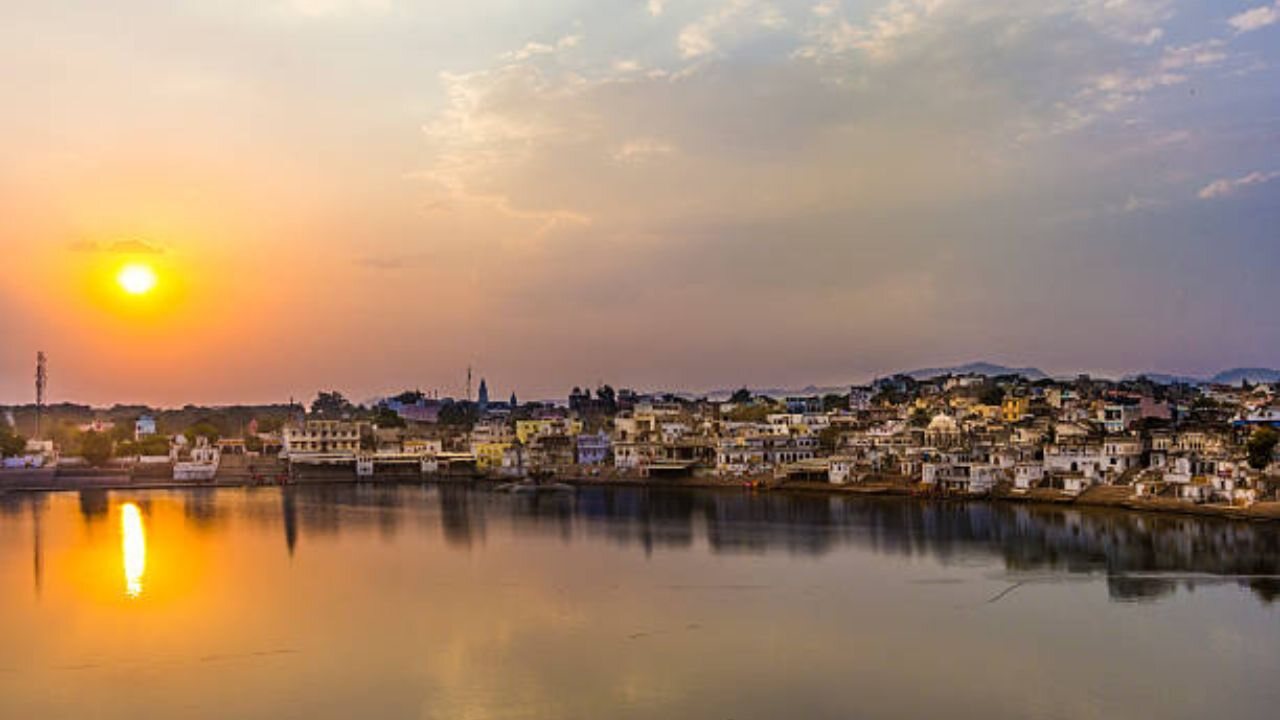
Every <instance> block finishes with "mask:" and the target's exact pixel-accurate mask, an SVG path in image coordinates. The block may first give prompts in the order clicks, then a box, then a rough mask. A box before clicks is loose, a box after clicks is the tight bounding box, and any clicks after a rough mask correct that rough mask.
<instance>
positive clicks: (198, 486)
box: [0, 473, 1280, 523]
mask: <svg viewBox="0 0 1280 720" xmlns="http://www.w3.org/2000/svg"><path fill="white" fill-rule="evenodd" d="M511 481H512V480H511V479H506V478H488V477H484V478H480V477H453V478H451V477H448V476H434V477H433V476H422V477H419V478H408V477H389V478H382V479H374V480H368V479H361V478H356V477H333V478H308V479H305V480H300V481H299V480H295V481H294V482H290V483H287V484H282V483H273V482H260V483H255V482H249V481H246V480H243V479H239V478H237V479H234V480H231V479H228V480H225V481H221V482H219V481H216V480H215V481H214V482H209V483H200V482H180V481H173V480H166V481H150V480H142V481H140V482H133V481H131V480H130V479H129V478H128V476H115V477H110V478H107V477H103V478H100V479H98V478H94V479H89V478H85V479H76V478H67V479H64V480H63V481H62V482H60V483H58V484H52V483H39V484H13V485H10V484H9V483H7V482H5V478H4V473H0V497H2V496H5V495H9V494H34V493H52V492H80V491H84V490H101V491H104V492H106V491H129V490H216V489H232V488H272V487H275V488H283V487H306V486H324V485H365V484H378V485H388V486H390V485H423V484H434V485H466V486H476V485H481V486H485V485H494V484H499V483H503V482H511ZM555 482H559V483H564V484H566V485H572V486H573V487H575V488H576V487H605V488H607V487H619V488H655V489H676V490H681V489H683V490H735V491H738V492H745V493H753V494H754V493H759V494H772V493H781V494H786V495H826V496H854V497H896V498H903V499H912V500H917V501H925V502H938V501H943V502H954V501H961V502H989V503H993V504H995V503H1015V504H1025V505H1042V506H1051V507H1082V508H1101V509H1110V510H1120V511H1124V512H1133V513H1143V514H1155V515H1181V516H1184V517H1197V518H1218V519H1225V520H1235V521H1245V522H1254V523H1274V522H1280V501H1270V502H1259V503H1255V504H1254V505H1253V506H1251V507H1233V506H1227V505H1217V504H1214V505H1196V504H1191V503H1185V502H1182V501H1178V500H1161V499H1136V498H1133V497H1131V496H1128V495H1126V496H1124V497H1114V496H1113V495H1114V494H1107V495H1104V496H1101V497H1099V496H1098V495H1099V493H1097V492H1095V493H1094V494H1093V495H1094V496H1093V497H1090V493H1089V492H1088V491H1086V492H1084V493H1081V494H1080V495H1077V496H1068V495H1060V494H1058V495H1049V494H1046V493H1039V494H1034V495H1032V494H1014V493H1011V492H1008V491H1005V492H996V493H992V494H990V495H986V496H973V497H970V496H959V495H937V494H923V493H920V492H916V491H913V489H912V488H911V487H910V486H909V485H905V484H901V483H890V482H879V483H865V484H860V485H830V484H827V483H818V482H792V483H786V484H784V485H770V484H768V483H765V484H762V485H760V486H758V487H748V486H746V485H744V481H743V480H742V479H735V480H711V479H705V478H704V479H680V480H676V479H672V480H652V479H645V478H627V477H613V478H602V477H564V478H557V479H556V480H555ZM1099 487H1101V488H1107V489H1109V488H1110V486H1099Z"/></svg>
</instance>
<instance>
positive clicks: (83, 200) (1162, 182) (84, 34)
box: [0, 0, 1280, 405]
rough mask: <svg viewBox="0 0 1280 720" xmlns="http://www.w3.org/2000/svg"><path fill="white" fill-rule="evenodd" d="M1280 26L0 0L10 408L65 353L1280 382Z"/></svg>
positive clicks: (207, 393)
mask: <svg viewBox="0 0 1280 720" xmlns="http://www.w3.org/2000/svg"><path fill="white" fill-rule="evenodd" d="M1278 40H1280V0H1228V1H1227V2H1216V3H1215V2H1207V1H1204V0H1197V1H1195V2H1185V3H1174V2H1171V1H1169V0H1079V1H1071V2H1069V1H1067V0H1045V1H1044V2H1039V3H1024V2H1004V1H996V2H983V1H980V0H877V1H868V2H859V1H855V0H844V2H839V1H837V0H803V1H797V2H792V1H784V0H777V1H769V0H627V1H622V0H593V1H591V2H588V1H587V0H572V1H566V2H548V3H539V4H537V6H536V7H531V6H529V4H528V3H518V2H515V1H514V0H475V1H474V2H470V3H466V4H463V5H459V4H457V3H444V2H418V3H412V2H400V1H398V0H270V1H268V2H245V1H244V0H232V1H230V2H223V3H217V4H209V3H160V2H155V1H154V0H121V2H117V3H111V4H101V3H91V2H88V1H87V0H69V1H68V2H62V3H44V4H35V5H31V4H20V3H0V59H2V60H3V62H0V92H2V93H3V96H4V97H5V98H6V100H7V102H6V112H5V113H3V114H2V115H0V152H2V153H3V155H4V157H5V163H4V164H3V165H0V217H3V218H4V219H5V222H4V223H3V224H2V225H0V250H2V251H3V253H2V254H0V257H3V258H4V260H5V262H4V267H5V272H4V274H3V276H2V277H3V280H0V313H2V314H0V317H3V320H2V321H0V404H13V403H25V402H29V401H30V399H31V395H32V390H31V386H32V378H33V373H34V357H35V353H36V351H37V350H43V351H45V352H47V353H48V354H49V356H50V373H51V379H52V380H51V400H52V401H54V402H57V401H61V400H70V401H77V402H89V403H93V404H110V403H113V402H117V401H119V402H143V403H149V404H155V405H181V404H185V403H187V402H192V403H198V404H213V403H218V404H222V403H230V402H282V401H287V400H288V398H289V397H290V396H294V397H296V398H297V399H299V400H303V399H310V397H312V396H313V395H314V393H315V391H316V390H319V389H330V388H334V389H339V390H341V391H343V392H344V393H346V394H347V395H348V396H349V397H351V398H352V399H356V400H361V399H364V398H367V397H372V396H375V395H380V394H385V393H388V392H394V391H396V390H398V389H403V388H414V387H420V388H422V389H423V390H430V389H439V390H440V391H441V393H442V394H453V395H460V394H461V393H462V389H463V383H464V378H465V370H466V367H467V366H468V365H471V366H473V367H474V368H475V374H476V382H477V383H478V381H479V378H480V377H481V376H484V377H486V378H487V379H488V381H489V386H490V389H491V391H492V395H493V396H494V397H498V398H501V397H506V395H508V394H509V393H510V392H511V390H512V389H514V390H515V391H516V392H517V393H519V395H520V396H521V397H522V398H540V397H552V396H555V397H559V396H562V395H563V394H564V393H565V392H566V391H567V390H568V389H569V388H571V387H573V386H574V385H583V384H594V383H596V382H600V381H603V382H609V383H612V384H613V385H615V386H631V387H636V388H638V389H658V388H673V389H688V390H709V389H714V388H724V387H731V386H737V385H750V386H753V387H800V386H804V385H808V384H814V385H835V384H841V383H846V382H851V381H858V380H862V379H868V378H870V377H873V376H876V375H882V374H885V373H889V372H893V371H896V370H911V369H914V368H919V367H929V366H940V365H951V364H960V363H965V362H970V361H973V360H990V361H993V362H999V363H1005V364H1009V365H1014V366H1035V367H1039V368H1041V369H1043V370H1044V371H1046V372H1048V373H1050V374H1074V373H1076V372H1090V373H1094V374H1098V375H1109V376H1121V375H1125V374H1129V373H1135V372H1166V373H1170V374H1179V375H1212V374H1213V373H1216V372H1218V371H1220V370H1223V369H1227V368H1232V367H1241V366H1261V367H1275V366H1276V365H1278V364H1280V313H1277V312H1276V302H1275V293H1274V287H1275V277H1276V274H1277V273H1276V271H1277V270H1278V269H1280V242H1277V241H1278V240H1280V238H1277V231H1276V228H1278V227H1280V143H1278V142H1277V140H1278V139H1280V82H1278V81H1280V77H1278V75H1280V72H1278V71H1277V62H1278V61H1280V42H1278ZM130 262H140V263H146V264H148V265H149V266H152V267H154V269H155V271H156V280H157V282H156V286H155V291H154V292H150V293H149V294H147V296H146V297H138V298H131V297H125V296H122V295H121V293H119V292H115V289H114V287H113V285H112V282H111V280H112V278H113V277H114V276H115V274H116V273H117V272H118V271H119V268H120V267H121V265H122V264H124V263H130Z"/></svg>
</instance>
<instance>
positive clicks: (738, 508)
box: [284, 486, 1280, 603]
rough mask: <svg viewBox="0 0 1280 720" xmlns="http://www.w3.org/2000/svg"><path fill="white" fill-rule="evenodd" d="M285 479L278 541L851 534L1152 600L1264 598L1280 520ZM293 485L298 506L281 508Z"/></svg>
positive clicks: (665, 546)
mask: <svg viewBox="0 0 1280 720" xmlns="http://www.w3.org/2000/svg"><path fill="white" fill-rule="evenodd" d="M288 492H289V493H290V497H289V498H287V499H286V502H285V503H284V510H285V513H284V523H285V529H286V537H287V538H288V541H289V544H290V549H292V546H293V545H294V544H295V543H296V542H298V534H299V533H298V530H297V529H294V526H295V524H297V525H300V526H301V529H302V531H303V532H302V533H301V534H302V535H304V536H305V535H306V534H307V532H316V533H320V534H331V533H338V532H342V531H353V532H359V531H362V530H366V531H369V530H372V531H377V532H380V533H381V534H384V535H386V534H388V533H390V534H394V532H395V527H396V526H395V523H394V521H393V520H392V518H395V517H398V516H400V514H401V513H403V514H405V515H418V516H420V519H421V521H422V522H423V523H424V524H432V523H438V524H439V526H440V529H441V531H443V534H444V539H445V541H446V542H447V543H448V544H449V545H450V546H452V547H455V548H459V549H463V550H466V549H468V548H471V547H472V546H473V543H475V542H476V541H480V542H483V537H484V533H485V527H486V525H489V524H493V523H498V522H504V523H509V524H510V526H511V528H512V529H513V530H514V531H515V532H517V533H520V534H531V535H533V534H540V535H550V536H556V537H559V538H562V539H564V540H565V541H574V540H578V541H583V540H590V541H601V540H603V541H605V542H609V543H611V544H616V545H621V546H637V547H639V548H640V549H641V550H643V552H645V553H646V554H650V553H653V552H657V551H669V552H691V551H694V550H695V549H696V548H697V547H699V546H701V545H704V544H705V547H707V548H708V549H709V550H710V551H711V552H713V553H716V554H764V553H777V552H784V553H789V554H795V555H822V554H825V553H828V552H833V551H837V550H839V549H841V548H850V547H851V548H854V549H862V550H866V551H870V552H874V553H877V554H881V555H896V556H902V557H908V558H909V557H929V558H932V559H933V560H935V561H937V562H939V563H940V564H942V565H943V566H946V565H950V564H955V563H968V562H969V561H972V560H975V559H982V558H987V559H994V560H997V561H998V562H1000V563H1001V564H1002V565H1003V567H1004V569H1005V571H1007V572H1009V573H1011V574H1014V575H1018V576H1023V577H1031V576H1034V574H1036V573H1069V574H1096V575H1099V576H1101V577H1104V578H1105V580H1106V587H1107V589H1108V594H1109V597H1110V598H1111V599H1113V600H1116V601H1153V600H1158V599H1159V598H1161V597H1164V596H1166V595H1169V594H1171V593H1173V592H1176V590H1177V589H1178V588H1179V587H1187V588H1190V587H1194V586H1195V585H1200V584H1209V583H1221V582H1228V583H1238V584H1240V585H1242V586H1245V587H1248V588H1250V589H1252V590H1253V591H1254V593H1255V594H1256V596H1257V597H1258V598H1259V599H1260V600H1262V601H1264V602H1268V603H1269V602H1272V601H1273V600H1274V599H1275V598H1276V596H1277V585H1278V579H1280V526H1276V525H1266V524H1262V525H1259V524H1250V523H1241V522H1231V521H1225V520H1215V519H1205V518H1189V517H1180V516H1173V515H1168V516H1165V515H1147V514H1139V513H1130V512H1123V511H1112V510H1104V509H1091V508H1060V507H1053V506H1036V505H1018V504H993V503H985V502H971V503H965V502H922V501H917V500H913V499H906V498H852V497H831V496H821V495H814V496H804V495H783V494H773V495H751V494H748V493H743V492H738V491H729V492H716V491H679V490H647V489H639V488H600V487H588V488H581V489H579V490H578V492H576V493H575V494H573V495H561V496H536V495H535V496H510V495H503V494H495V493H490V492H486V491H484V490H473V489H468V488H461V487H451V486H438V487H434V488H430V489H428V490H426V491H424V490H423V489H422V488H420V487H401V488H395V487H384V488H378V489H376V490H373V489H365V490H363V491H356V490H353V489H351V488H349V487H347V488H341V487H329V488H306V487H303V488H298V489H296V490H292V489H291V490H289V491H288ZM293 493H296V494H297V498H298V499H297V504H298V506H299V507H303V508H305V510H301V511H299V510H298V509H297V508H295V504H294V502H295V501H294V500H293ZM370 511H373V512H370ZM435 511H438V513H439V514H438V515H436V512H435ZM295 513H297V514H298V515H299V516H300V517H298V518H296V519H295V517H294V515H295ZM1031 579H1032V580H1034V577H1032V578H1031Z"/></svg>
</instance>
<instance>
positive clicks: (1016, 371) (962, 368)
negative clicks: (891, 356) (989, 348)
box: [904, 362, 1049, 380]
mask: <svg viewBox="0 0 1280 720" xmlns="http://www.w3.org/2000/svg"><path fill="white" fill-rule="evenodd" d="M904 374H905V375H909V376H911V377H913V378H915V379H917V380H928V379H930V378H935V377H939V376H941V375H986V376H987V377H995V376H997V375H1021V376H1023V377H1025V378H1027V379H1028V380H1044V379H1046V378H1048V377H1049V376H1048V375H1047V374H1045V372H1044V371H1043V370H1040V369H1039V368H1033V367H1023V368H1015V367H1006V366H1004V365H996V364H995V363H989V362H971V363H969V364H967V365H956V366H954V367H942V368H923V369H920V370H912V371H911V372H908V373H904Z"/></svg>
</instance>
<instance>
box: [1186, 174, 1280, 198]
mask: <svg viewBox="0 0 1280 720" xmlns="http://www.w3.org/2000/svg"><path fill="white" fill-rule="evenodd" d="M1276 178H1280V172H1276V171H1273V172H1258V171H1255V172H1251V173H1249V174H1248V175H1244V176H1242V177H1238V178H1219V179H1217V180H1214V181H1213V182H1211V183H1209V184H1208V185H1205V186H1204V187H1202V188H1200V192H1199V193H1197V194H1196V195H1197V197H1199V198H1200V199H1201V200H1213V199H1216V198H1223V197H1227V196H1228V195H1233V194H1235V192H1236V191H1237V190H1239V189H1240V188H1244V187H1249V186H1251V185H1262V184H1263V183H1269V182H1271V181H1272V180H1275V179H1276Z"/></svg>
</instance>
